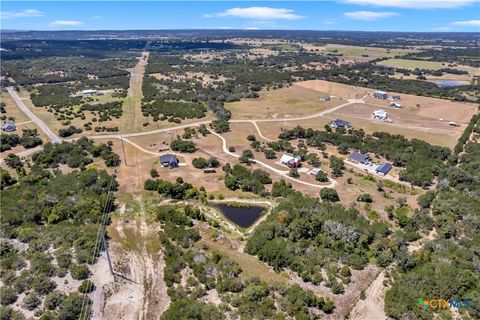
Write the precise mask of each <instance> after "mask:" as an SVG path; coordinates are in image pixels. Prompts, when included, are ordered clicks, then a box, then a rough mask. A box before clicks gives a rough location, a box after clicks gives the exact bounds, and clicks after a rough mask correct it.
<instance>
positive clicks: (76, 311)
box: [58, 293, 90, 320]
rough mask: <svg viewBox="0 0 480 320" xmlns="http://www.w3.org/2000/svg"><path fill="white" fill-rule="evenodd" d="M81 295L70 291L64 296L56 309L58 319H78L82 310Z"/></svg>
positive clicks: (88, 300)
mask: <svg viewBox="0 0 480 320" xmlns="http://www.w3.org/2000/svg"><path fill="white" fill-rule="evenodd" d="M82 303H83V296H81V295H79V294H77V293H71V294H69V295H68V297H66V298H65V299H64V300H63V301H62V303H61V304H60V307H59V309H58V319H59V320H73V319H78V317H79V316H80V312H81V311H82ZM87 303H88V304H90V299H88V298H87Z"/></svg>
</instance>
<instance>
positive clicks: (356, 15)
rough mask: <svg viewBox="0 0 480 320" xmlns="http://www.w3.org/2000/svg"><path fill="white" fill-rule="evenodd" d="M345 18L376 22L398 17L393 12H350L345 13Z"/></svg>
mask: <svg viewBox="0 0 480 320" xmlns="http://www.w3.org/2000/svg"><path fill="white" fill-rule="evenodd" d="M344 15H345V17H347V18H351V19H357V20H367V21H372V20H377V19H382V18H388V17H393V16H396V15H398V14H397V13H395V12H375V11H352V12H345V13H344Z"/></svg>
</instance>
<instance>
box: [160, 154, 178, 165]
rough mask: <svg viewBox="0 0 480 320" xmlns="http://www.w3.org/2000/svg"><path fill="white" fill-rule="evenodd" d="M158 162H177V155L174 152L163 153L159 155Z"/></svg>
mask: <svg viewBox="0 0 480 320" xmlns="http://www.w3.org/2000/svg"><path fill="white" fill-rule="evenodd" d="M160 162H161V163H166V162H167V163H178V159H177V156H176V155H174V154H170V153H168V154H164V155H161V156H160Z"/></svg>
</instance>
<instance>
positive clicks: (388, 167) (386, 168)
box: [375, 162, 392, 174]
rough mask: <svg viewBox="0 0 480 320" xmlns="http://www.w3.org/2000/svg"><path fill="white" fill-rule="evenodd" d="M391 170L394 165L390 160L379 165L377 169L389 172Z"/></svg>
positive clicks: (381, 171)
mask: <svg viewBox="0 0 480 320" xmlns="http://www.w3.org/2000/svg"><path fill="white" fill-rule="evenodd" d="M390 170H392V165H391V164H390V163H388V162H385V163H382V164H381V165H379V166H378V167H377V169H376V170H375V171H377V172H380V173H383V174H387V173H388V172H389V171H390Z"/></svg>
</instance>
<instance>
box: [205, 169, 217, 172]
mask: <svg viewBox="0 0 480 320" xmlns="http://www.w3.org/2000/svg"><path fill="white" fill-rule="evenodd" d="M215 172H217V170H216V169H215V168H205V169H203V173H215Z"/></svg>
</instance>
